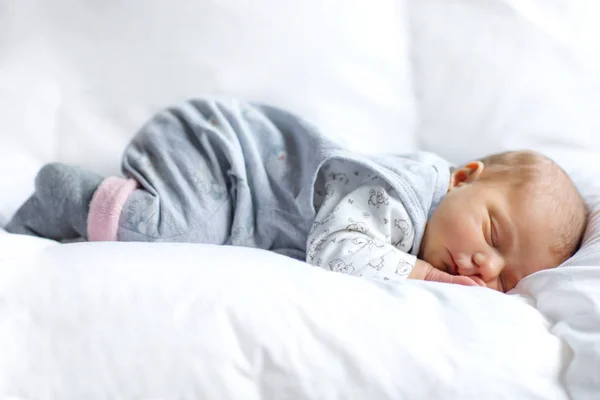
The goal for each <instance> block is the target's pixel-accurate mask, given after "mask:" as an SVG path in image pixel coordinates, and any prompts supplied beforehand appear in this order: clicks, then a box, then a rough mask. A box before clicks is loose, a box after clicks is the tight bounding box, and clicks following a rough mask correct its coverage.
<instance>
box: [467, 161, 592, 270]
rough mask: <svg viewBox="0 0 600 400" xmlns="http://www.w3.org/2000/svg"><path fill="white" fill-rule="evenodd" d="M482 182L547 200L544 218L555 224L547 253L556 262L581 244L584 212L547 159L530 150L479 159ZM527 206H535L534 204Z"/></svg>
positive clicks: (564, 178) (569, 183) (559, 171)
mask: <svg viewBox="0 0 600 400" xmlns="http://www.w3.org/2000/svg"><path fill="white" fill-rule="evenodd" d="M479 161H481V162H482V163H483V165H484V167H485V168H484V173H483V174H482V175H481V179H482V180H484V181H485V180H487V181H497V182H505V183H507V184H508V185H509V187H512V188H515V189H517V191H518V192H520V193H523V191H526V193H527V196H528V198H529V199H531V200H533V201H536V200H542V199H547V200H548V201H549V206H550V207H551V212H550V213H549V214H548V218H549V220H550V219H554V222H555V223H556V225H557V237H556V240H555V242H554V243H552V244H551V245H550V251H551V252H552V254H554V255H555V256H556V257H557V258H559V259H560V262H561V263H562V262H564V261H565V260H566V259H568V258H569V257H571V256H572V255H573V254H574V253H575V252H576V251H577V249H578V248H579V246H580V245H581V240H582V238H583V234H584V232H585V229H586V225H587V221H588V209H587V206H586V205H585V202H584V200H583V198H582V197H581V194H580V193H579V191H578V190H577V188H576V187H575V184H574V183H573V181H572V180H571V178H570V177H569V175H568V174H567V173H566V172H565V171H564V170H563V169H562V168H560V166H558V164H556V163H555V162H554V161H553V160H551V159H550V158H548V157H546V156H544V155H542V154H540V153H537V152H534V151H529V150H527V151H507V152H504V153H498V154H492V155H490V156H487V157H484V158H482V159H480V160H479ZM529 206H532V207H535V204H530V205H529Z"/></svg>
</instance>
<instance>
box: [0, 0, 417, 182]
mask: <svg viewBox="0 0 600 400" xmlns="http://www.w3.org/2000/svg"><path fill="white" fill-rule="evenodd" d="M7 1H8V3H7V5H6V6H5V7H3V10H2V13H0V37H2V38H3V43H2V44H3V49H2V52H0V68H2V67H3V66H4V67H5V68H4V69H7V68H9V67H10V69H11V72H8V73H7V72H2V73H3V74H5V76H4V79H5V80H13V79H25V80H26V79H27V78H28V77H29V76H31V75H43V76H47V77H49V78H50V79H51V80H52V81H55V82H56V83H57V85H58V86H57V87H58V90H59V93H60V96H61V99H62V101H61V105H60V110H59V112H60V114H59V118H58V121H57V126H56V129H55V144H54V148H56V152H55V153H56V157H53V158H58V159H60V160H63V161H68V162H76V163H83V164H85V165H88V166H91V167H94V168H96V169H97V170H100V171H104V170H106V169H107V168H109V167H108V166H112V167H113V168H112V169H117V168H118V166H119V156H120V154H121V152H122V150H123V146H124V145H125V144H126V141H127V140H128V139H129V137H130V136H131V135H132V134H133V133H134V132H135V131H136V130H137V129H138V128H139V127H140V125H141V124H142V123H143V122H145V120H146V119H147V118H149V117H150V116H151V115H152V114H153V113H155V112H156V111H157V110H158V109H159V108H162V107H165V106H168V105H171V104H172V103H174V102H178V101H180V100H182V99H186V98H188V97H193V96H199V95H202V94H211V95H213V94H219V95H228V96H235V97H241V98H246V99H249V100H256V101H263V102H268V103H273V104H275V105H278V106H282V107H285V108H289V109H290V110H292V111H294V112H296V113H299V114H301V115H303V116H305V117H306V118H307V119H309V120H311V121H312V122H314V123H315V124H316V125H318V126H319V127H320V128H321V129H322V130H323V131H324V132H325V133H326V134H328V135H329V136H331V137H333V138H335V139H337V140H339V141H342V142H346V143H347V144H348V145H349V146H350V147H352V148H354V149H357V150H361V151H367V152H375V151H389V150H390V149H401V150H403V151H410V150H413V149H414V148H415V140H414V135H413V130H414V125H415V114H414V112H415V110H414V104H413V103H414V102H413V94H412V93H413V91H412V85H411V71H410V69H409V57H408V47H407V37H408V35H407V32H406V30H405V27H406V24H405V10H404V8H405V7H404V1H403V0H401V1H398V0H381V1H378V2H376V3H365V2H361V1H347V0H331V1H325V2H324V1H322V0H307V1H295V2H289V1H284V2H281V1H277V0H263V1H260V2H255V1H248V0H228V1H216V0H202V1H191V0H173V1H169V2H165V1H163V0H128V1H126V2H114V1H109V2H101V3H97V4H96V3H90V2H73V1H68V0H56V1H52V2H48V1H45V0H31V1H21V0H7ZM3 4H4V3H3ZM15 21H27V22H26V23H16V22H15ZM22 65H26V66H27V67H28V69H27V70H23V71H21V68H20V66H22ZM6 74H8V75H6ZM0 96H1V94H0ZM18 100H19V98H17V101H15V102H14V104H12V106H13V107H17V109H18V108H20V107H23V106H24V105H23V104H22V103H21V102H20V101H18ZM0 128H1V127H0ZM1 130H2V129H0V131H1ZM11 134H13V135H20V132H19V131H18V130H17V131H14V130H13V131H12V132H11ZM39 139H40V146H41V145H42V144H43V143H45V141H46V140H47V136H46V133H45V132H40V135H39ZM44 146H46V145H44ZM37 150H38V152H39V149H37ZM47 158H49V157H45V159H47Z"/></svg>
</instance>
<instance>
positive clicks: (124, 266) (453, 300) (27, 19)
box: [0, 0, 600, 400]
mask: <svg viewBox="0 0 600 400" xmlns="http://www.w3.org/2000/svg"><path fill="white" fill-rule="evenodd" d="M290 7H292V5H290V4H289V2H283V3H282V2H279V1H275V0H273V1H271V0H262V2H249V1H247V0H228V1H214V0H200V1H191V0H173V1H172V2H169V3H165V2H163V1H161V0H145V1H142V0H129V1H127V2H102V3H97V4H95V3H94V4H91V3H81V4H79V3H77V4H75V3H73V2H71V1H68V0H55V1H53V2H52V4H50V3H48V2H47V1H44V0H28V1H21V0H8V1H4V2H1V3H0V50H1V51H0V109H1V110H2V112H0V225H1V224H3V223H4V222H6V220H7V219H8V218H9V217H10V215H11V213H12V212H14V210H15V208H16V207H17V206H18V205H19V204H20V203H21V202H22V201H23V200H24V199H25V198H26V197H27V196H28V194H29V193H30V192H31V190H32V181H33V175H34V173H35V171H36V169H37V168H38V167H39V165H40V163H41V162H45V161H50V160H61V161H66V162H77V163H82V164H84V165H86V166H88V167H92V168H95V169H97V170H99V171H100V172H107V171H114V170H116V169H117V167H118V160H119V155H120V152H121V150H122V147H123V144H124V143H125V142H126V141H127V139H128V138H129V137H130V136H131V134H132V133H133V132H134V131H135V129H136V128H137V127H138V126H139V124H140V123H142V122H143V120H144V119H145V118H147V117H148V116H149V115H150V114H152V113H153V112H154V111H155V110H156V109H157V108H159V107H162V106H164V105H166V104H169V103H171V102H173V101H175V100H179V99H181V98H183V97H188V96H193V95H198V94H202V93H220V94H228V95H235V96H241V97H246V98H252V99H258V100H261V101H269V102H274V103H277V104H279V105H283V106H286V107H289V108H291V109H293V110H294V111H296V112H299V113H302V114H303V115H305V116H307V117H308V118H309V119H311V120H312V121H314V122H316V123H317V124H318V125H319V126H321V127H323V129H324V131H325V133H326V134H328V135H330V136H331V137H333V138H335V139H336V140H339V141H343V142H346V143H347V144H348V145H349V146H350V147H352V148H354V149H356V150H363V151H390V150H392V151H409V150H413V149H415V148H417V147H420V148H424V149H427V150H432V151H436V152H439V153H441V154H442V155H444V156H446V157H448V158H450V159H452V160H454V161H464V160H465V159H467V158H470V157H473V156H478V155H481V154H483V153H485V152H487V151H499V150H503V149H506V148H515V147H524V146H527V147H531V146H533V147H536V148H538V149H540V150H543V151H544V152H546V153H547V154H549V155H551V156H552V157H553V158H555V159H556V160H557V161H558V162H559V163H560V164H561V165H563V166H564V167H565V168H566V169H567V170H568V172H569V173H570V174H571V175H572V176H573V177H574V179H575V180H576V182H577V184H578V186H579V188H580V189H581V190H582V192H583V193H584V195H585V197H586V200H587V202H588V204H589V205H590V206H591V207H592V209H593V210H600V183H599V182H598V179H597V177H598V176H600V164H599V163H598V159H600V142H599V138H600V136H599V135H598V134H597V132H598V129H599V127H600V90H598V88H599V87H600V72H598V71H600V68H598V67H599V66H600V45H599V44H598V43H600V42H598V40H597V38H598V37H600V32H599V31H600V25H598V24H597V23H596V21H595V19H594V18H592V16H594V15H597V11H598V8H599V7H600V5H599V3H598V2H597V1H596V0H556V1H553V2H547V1H543V0H528V1H513V0H490V1H485V2H472V1H468V0H458V1H453V2H446V1H440V0H406V1H404V0H382V1H378V2H377V3H372V4H368V5H367V4H366V3H364V2H360V1H348V0H331V1H327V2H323V1H322V0H307V1H305V2H296V3H294V5H293V7H292V8H290ZM474 32H476V33H477V34H474ZM567 148H569V149H570V150H571V151H569V152H567V151H566V149H567ZM236 277H237V278H236ZM598 343H600V213H598V214H595V215H594V217H593V219H592V220H591V222H590V225H589V228H588V231H587V233H586V238H585V243H584V247H583V248H582V250H581V251H580V252H578V253H577V254H576V256H575V257H573V258H572V259H571V260H569V261H568V262H567V263H566V264H565V265H564V266H563V267H561V268H559V269H556V270H553V271H546V272H541V273H538V274H535V275H533V276H531V277H529V278H527V279H525V280H523V281H522V282H521V283H520V284H519V285H518V287H517V288H516V289H515V290H514V291H513V292H511V294H510V295H508V296H506V295H502V294H499V293H495V292H492V291H489V290H484V289H481V288H464V287H458V286H456V287H455V286H450V285H443V284H435V283H428V282H407V283H406V284H403V285H400V286H398V287H391V286H390V287H385V286H377V285H375V284H372V283H369V282H366V281H363V280H360V279H358V278H351V277H347V276H343V275H339V274H333V273H326V272H323V271H320V270H317V269H312V268H308V267H306V266H305V265H303V264H301V263H297V262H293V261H290V260H289V259H287V258H283V257H280V256H276V255H273V254H270V253H266V252H260V251H253V250H249V249H232V248H216V247H211V246H192V245H182V244H177V245H167V244H163V245H159V246H154V245H143V244H106V243H104V244H87V243H84V244H70V245H58V244H56V243H54V242H51V241H45V240H40V239H33V238H28V237H20V236H14V235H8V234H6V233H3V232H2V231H1V230H0V398H28V399H29V398H48V399H82V398H85V399H90V400H95V399H108V398H123V399H141V398H145V399H147V398H154V399H155V398H205V399H225V398H232V399H244V400H246V399H253V398H256V399H259V398H261V399H285V398H289V399H301V398H302V399H315V400H317V399H324V398H326V399H336V398H338V399H352V398H356V399H399V398H408V399H413V398H416V399H420V398H427V399H455V398H456V399H458V398H460V399H477V400H479V399H501V398H502V399H567V398H570V399H596V398H598V393H600V375H599V374H598V373H597V371H598V370H600V347H599V346H598Z"/></svg>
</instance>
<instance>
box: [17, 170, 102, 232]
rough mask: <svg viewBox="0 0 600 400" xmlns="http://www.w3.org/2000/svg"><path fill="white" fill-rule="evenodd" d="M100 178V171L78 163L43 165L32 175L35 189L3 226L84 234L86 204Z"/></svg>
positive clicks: (23, 229)
mask: <svg viewBox="0 0 600 400" xmlns="http://www.w3.org/2000/svg"><path fill="white" fill-rule="evenodd" d="M102 180H103V178H102V177H101V176H100V175H98V174H95V173H93V172H90V171H86V170H84V169H82V168H79V167H74V166H68V165H64V164H48V165H46V166H44V167H43V168H42V169H41V170H40V171H39V172H38V175H37V176H36V178H35V192H34V193H33V195H32V196H31V197H30V198H29V199H28V200H27V201H26V202H25V204H23V205H22V206H21V208H20V209H19V210H18V211H17V213H16V214H15V215H14V217H13V218H12V220H11V221H10V222H9V223H8V225H7V226H6V230H7V231H8V232H11V233H19V234H27V235H34V236H42V237H45V238H49V239H54V240H67V239H76V238H79V237H84V238H85V237H87V216H88V211H89V204H90V201H91V199H92V196H93V194H94V192H95V191H96V188H97V187H98V185H99V184H100V183H101V182H102Z"/></svg>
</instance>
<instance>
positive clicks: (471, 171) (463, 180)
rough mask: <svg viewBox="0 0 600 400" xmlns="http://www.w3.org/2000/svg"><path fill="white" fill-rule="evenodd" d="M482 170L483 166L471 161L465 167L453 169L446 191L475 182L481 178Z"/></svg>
mask: <svg viewBox="0 0 600 400" xmlns="http://www.w3.org/2000/svg"><path fill="white" fill-rule="evenodd" d="M483 169H484V166H483V163H482V162H481V161H471V162H470V163H468V164H466V165H465V166H463V167H461V168H458V169H455V170H454V171H453V172H452V175H450V186H449V188H448V190H452V189H454V188H456V187H460V186H462V185H464V184H467V183H471V182H474V181H476V180H477V179H479V177H480V176H481V173H482V172H483Z"/></svg>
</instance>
